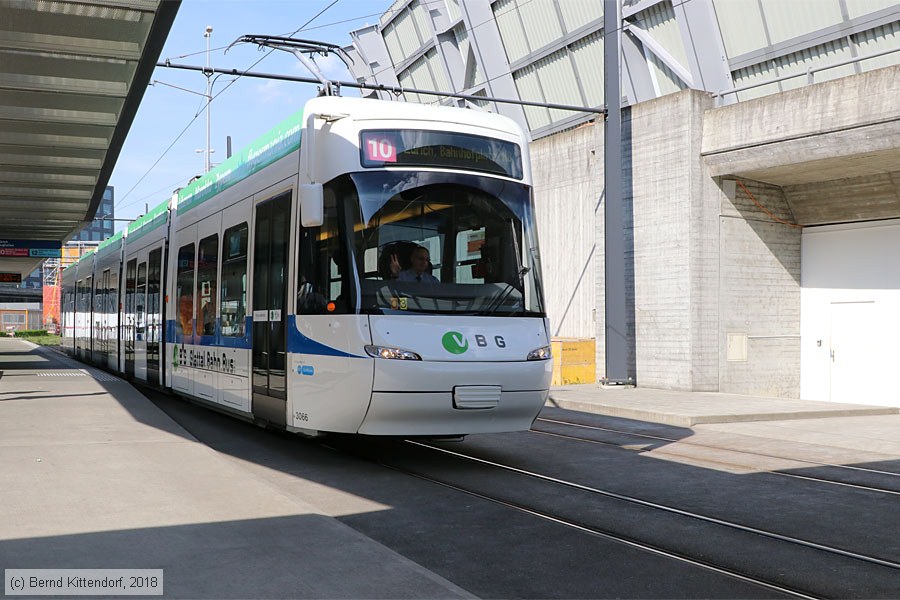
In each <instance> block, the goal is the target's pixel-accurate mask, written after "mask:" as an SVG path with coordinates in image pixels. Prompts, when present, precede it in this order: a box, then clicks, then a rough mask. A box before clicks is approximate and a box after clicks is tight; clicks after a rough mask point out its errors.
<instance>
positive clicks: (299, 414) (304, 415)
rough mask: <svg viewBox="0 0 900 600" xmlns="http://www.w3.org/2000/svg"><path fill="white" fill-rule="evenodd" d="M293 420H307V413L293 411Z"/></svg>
mask: <svg viewBox="0 0 900 600" xmlns="http://www.w3.org/2000/svg"><path fill="white" fill-rule="evenodd" d="M294 420H295V421H309V413H305V412H300V411H294Z"/></svg>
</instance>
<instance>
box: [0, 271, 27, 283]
mask: <svg viewBox="0 0 900 600" xmlns="http://www.w3.org/2000/svg"><path fill="white" fill-rule="evenodd" d="M0 283H22V274H21V273H4V272H2V271H0Z"/></svg>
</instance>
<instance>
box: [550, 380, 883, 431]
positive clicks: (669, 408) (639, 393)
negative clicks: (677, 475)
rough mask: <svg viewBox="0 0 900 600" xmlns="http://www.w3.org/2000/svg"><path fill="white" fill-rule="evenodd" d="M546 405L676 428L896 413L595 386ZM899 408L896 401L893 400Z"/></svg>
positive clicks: (553, 392) (553, 393)
mask: <svg viewBox="0 0 900 600" xmlns="http://www.w3.org/2000/svg"><path fill="white" fill-rule="evenodd" d="M547 404H548V406H555V407H558V408H566V409H569V410H578V411H582V412H589V413H596V414H603V415H607V416H611V417H622V418H625V419H635V420H638V421H651V422H653V423H664V424H666V425H675V426H678V427H692V426H694V425H701V424H708V423H747V422H752V421H784V420H795V419H820V418H829V417H851V416H879V415H895V414H898V413H900V408H898V407H890V406H869V405H865V404H840V403H835V402H817V401H813V400H791V399H787V398H765V397H759V396H742V395H738V394H721V393H717V392H679V391H675V390H655V389H650V388H640V387H637V388H634V387H614V388H607V387H603V386H601V385H599V384H579V385H563V386H554V387H553V388H551V389H550V400H549V401H548V402H547ZM898 406H900V402H898Z"/></svg>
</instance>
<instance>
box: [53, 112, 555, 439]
mask: <svg viewBox="0 0 900 600" xmlns="http://www.w3.org/2000/svg"><path fill="white" fill-rule="evenodd" d="M62 285H63V297H62V300H63V302H62V304H63V315H62V316H63V328H62V330H63V347H64V348H65V350H66V352H67V353H69V354H70V355H72V356H73V357H75V358H77V359H78V360H81V361H84V362H87V363H92V364H95V365H97V366H99V367H102V368H106V369H109V370H111V371H114V372H116V373H120V374H122V375H124V376H126V377H127V378H129V379H131V380H134V381H137V382H144V383H146V384H150V385H153V386H158V387H161V388H165V389H168V390H171V391H172V392H174V393H176V394H178V395H181V396H184V397H186V398H188V399H191V400H193V401H197V402H200V403H204V404H207V405H209V406H210V407H213V408H216V409H219V410H222V411H225V412H228V413H230V414H232V415H235V416H239V417H242V418H245V419H248V420H252V421H255V422H257V423H260V424H264V425H270V426H273V427H278V428H283V429H287V430H288V431H292V432H297V433H304V434H316V433H319V432H341V433H355V434H365V435H380V436H460V435H466V434H472V433H487V432H504V431H517V430H526V429H528V428H529V427H530V426H531V424H532V422H533V420H534V419H535V417H536V416H537V414H538V412H539V411H540V409H541V407H542V406H543V405H544V403H545V401H546V399H547V396H548V391H549V385H550V378H551V373H552V359H551V354H550V337H549V324H548V321H547V318H546V312H545V309H544V299H543V296H544V295H543V291H542V287H541V286H542V280H541V268H540V254H539V251H538V240H537V231H536V227H535V220H534V206H533V200H532V188H531V179H530V165H529V159H528V153H527V139H526V137H525V135H524V133H523V132H522V130H521V129H520V128H519V127H518V126H517V125H516V124H515V123H514V122H513V121H511V120H510V119H507V118H505V117H502V116H499V115H494V114H489V113H482V112H478V111H472V110H464V109H458V108H448V107H429V106H422V105H415V104H408V103H399V102H386V101H380V100H369V99H361V98H342V97H334V96H326V97H320V98H315V99H313V100H310V101H309V102H307V103H306V105H305V107H304V108H303V110H302V111H300V112H298V113H297V114H295V115H292V116H291V117H289V118H288V119H286V120H284V121H283V122H282V123H281V124H279V125H278V126H277V127H275V128H274V129H273V130H272V131H270V132H269V133H267V134H266V135H264V136H263V137H261V138H259V139H257V140H256V141H255V142H254V143H252V144H251V145H249V146H248V147H247V148H245V149H244V150H243V151H242V152H240V153H239V154H236V155H234V156H232V157H231V158H229V159H228V160H226V161H225V162H223V163H222V164H220V165H218V166H217V167H216V168H215V169H213V170H211V171H210V172H209V173H207V174H206V175H205V176H203V177H201V178H199V179H197V180H196V181H194V182H192V183H191V184H189V185H188V186H187V187H185V188H183V189H181V190H178V191H177V192H176V193H175V194H174V195H173V196H172V198H170V199H169V200H167V201H165V202H163V203H161V204H160V205H159V206H157V207H156V208H154V209H153V210H151V211H149V212H148V214H146V215H144V216H142V217H141V218H139V219H138V220H136V221H135V222H133V223H131V224H130V225H129V226H128V228H127V229H126V230H124V231H123V232H120V233H119V234H117V235H116V236H114V237H112V238H110V239H108V240H106V241H105V242H103V243H102V244H100V246H99V247H98V248H97V250H96V251H95V252H93V253H92V254H89V255H86V256H84V257H82V258H81V259H80V260H79V261H78V262H77V263H76V264H74V265H71V266H69V267H67V268H66V269H65V270H64V271H63V274H62Z"/></svg>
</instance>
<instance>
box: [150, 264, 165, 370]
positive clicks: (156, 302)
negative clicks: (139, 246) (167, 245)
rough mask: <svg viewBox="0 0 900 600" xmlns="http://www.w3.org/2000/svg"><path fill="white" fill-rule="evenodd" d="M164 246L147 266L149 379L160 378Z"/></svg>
mask: <svg viewBox="0 0 900 600" xmlns="http://www.w3.org/2000/svg"><path fill="white" fill-rule="evenodd" d="M161 293H162V248H157V249H156V250H153V251H151V252H150V258H149V259H148V268H147V381H149V382H150V383H152V384H154V385H157V384H160V383H162V382H161V381H160V379H159V345H160V342H161V341H162V323H163V319H162V300H161Z"/></svg>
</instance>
